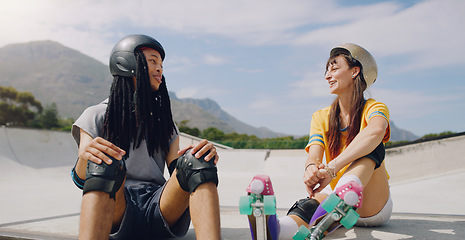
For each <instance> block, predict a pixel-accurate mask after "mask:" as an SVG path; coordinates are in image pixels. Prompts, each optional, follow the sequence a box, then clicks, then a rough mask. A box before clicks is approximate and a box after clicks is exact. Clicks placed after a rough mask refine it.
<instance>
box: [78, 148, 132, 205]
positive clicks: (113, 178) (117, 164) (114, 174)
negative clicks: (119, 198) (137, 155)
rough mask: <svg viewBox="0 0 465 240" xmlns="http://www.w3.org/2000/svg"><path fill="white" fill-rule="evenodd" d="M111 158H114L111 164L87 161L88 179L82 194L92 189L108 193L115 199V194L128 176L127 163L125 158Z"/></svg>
mask: <svg viewBox="0 0 465 240" xmlns="http://www.w3.org/2000/svg"><path fill="white" fill-rule="evenodd" d="M110 158H111V160H113V162H112V163H111V164H110V165H108V164H106V163H105V162H102V163H101V164H97V163H94V162H92V161H88V162H87V170H86V181H85V183H84V188H83V192H82V194H86V193H87V192H90V191H101V192H106V193H108V194H109V195H110V198H113V199H115V194H116V192H118V190H119V189H120V188H121V185H123V182H124V178H125V177H126V165H125V160H124V159H122V160H116V159H114V158H112V157H110Z"/></svg>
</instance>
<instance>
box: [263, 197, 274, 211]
mask: <svg viewBox="0 0 465 240" xmlns="http://www.w3.org/2000/svg"><path fill="white" fill-rule="evenodd" d="M263 204H264V211H265V215H276V197H275V196H274V195H265V196H263Z"/></svg>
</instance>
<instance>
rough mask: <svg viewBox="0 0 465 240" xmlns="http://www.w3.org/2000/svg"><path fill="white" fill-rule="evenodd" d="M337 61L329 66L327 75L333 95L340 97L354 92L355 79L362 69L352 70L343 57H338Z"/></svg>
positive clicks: (355, 68)
mask: <svg viewBox="0 0 465 240" xmlns="http://www.w3.org/2000/svg"><path fill="white" fill-rule="evenodd" d="M335 60H336V61H334V62H332V63H330V64H329V65H328V69H326V70H327V71H326V74H325V79H326V80H327V81H328V83H329V89H330V92H331V94H338V95H339V94H342V93H345V92H352V91H353V89H354V78H355V77H356V76H357V74H358V73H359V71H360V68H358V67H354V68H350V67H349V65H348V64H347V62H346V60H345V58H344V57H343V56H338V57H336V58H335Z"/></svg>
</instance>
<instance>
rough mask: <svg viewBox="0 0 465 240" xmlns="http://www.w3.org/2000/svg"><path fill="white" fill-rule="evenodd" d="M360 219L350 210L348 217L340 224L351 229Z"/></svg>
mask: <svg viewBox="0 0 465 240" xmlns="http://www.w3.org/2000/svg"><path fill="white" fill-rule="evenodd" d="M359 218H360V215H359V214H358V213H357V212H356V211H355V210H354V209H352V208H351V209H349V211H347V213H346V215H345V216H344V217H343V218H342V219H341V221H340V223H341V224H342V226H344V227H345V228H347V229H350V228H351V227H353V226H354V225H355V223H357V220H358V219H359Z"/></svg>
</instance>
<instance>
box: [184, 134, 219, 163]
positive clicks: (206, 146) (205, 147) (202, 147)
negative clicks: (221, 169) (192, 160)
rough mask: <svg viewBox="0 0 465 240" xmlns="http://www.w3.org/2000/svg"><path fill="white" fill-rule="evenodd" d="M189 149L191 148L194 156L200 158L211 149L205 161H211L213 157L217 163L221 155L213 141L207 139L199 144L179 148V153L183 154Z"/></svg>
mask: <svg viewBox="0 0 465 240" xmlns="http://www.w3.org/2000/svg"><path fill="white" fill-rule="evenodd" d="M189 149H191V153H192V155H194V157H196V158H200V157H201V156H202V155H204V154H205V153H206V152H208V151H210V152H209V153H208V155H207V156H206V157H205V161H207V162H208V161H210V160H211V159H214V163H215V164H217V163H218V160H219V159H220V157H219V156H218V153H217V152H216V148H215V146H213V143H211V142H208V141H207V140H206V139H203V140H202V141H200V142H199V143H198V144H197V145H190V146H188V147H185V148H183V149H181V150H179V151H178V154H179V155H183V154H184V153H185V152H186V151H187V150H189Z"/></svg>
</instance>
